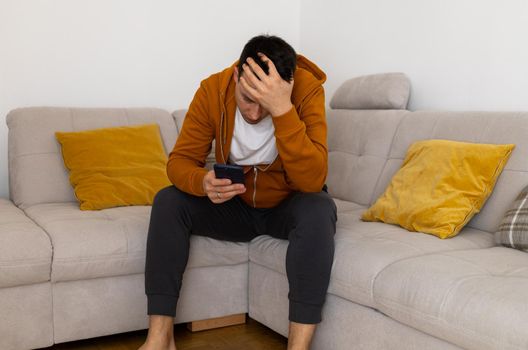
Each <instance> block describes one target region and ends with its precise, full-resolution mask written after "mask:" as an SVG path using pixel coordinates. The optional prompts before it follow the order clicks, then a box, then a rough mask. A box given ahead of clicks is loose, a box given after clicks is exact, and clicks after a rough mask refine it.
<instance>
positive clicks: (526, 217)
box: [495, 186, 528, 252]
mask: <svg viewBox="0 0 528 350" xmlns="http://www.w3.org/2000/svg"><path fill="white" fill-rule="evenodd" d="M495 242H496V243H497V244H501V245H503V246H506V247H510V248H515V249H521V250H524V251H525V252H528V186H527V187H525V188H523V190H522V191H521V193H519V195H518V196H517V198H516V199H515V201H514V202H513V203H512V205H511V206H510V209H508V211H507V212H506V214H504V218H503V219H502V222H501V224H500V226H499V229H498V230H497V232H495Z"/></svg>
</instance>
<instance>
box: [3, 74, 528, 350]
mask: <svg viewBox="0 0 528 350" xmlns="http://www.w3.org/2000/svg"><path fill="white" fill-rule="evenodd" d="M408 96H409V82H408V80H407V79H406V78H405V76H403V75H401V74H389V75H381V76H374V77H372V76H371V77H362V78H360V79H354V80H351V81H348V82H346V83H345V84H343V86H342V87H341V88H340V89H339V90H338V91H337V92H336V94H335V95H334V97H333V98H332V100H331V103H330V106H331V108H330V109H329V110H328V113H327V118H328V125H329V136H328V143H329V150H330V153H329V174H328V179H327V184H328V187H329V192H330V194H331V195H332V196H333V197H334V198H335V201H336V204H337V206H338V226H337V233H336V236H335V242H336V249H335V259H334V265H333V270H332V278H331V282H330V287H329V290H328V295H327V301H326V304H325V307H324V309H323V323H322V324H320V326H319V327H318V329H317V331H316V334H315V337H314V340H313V347H312V348H313V349H317V350H349V349H369V350H370V349H387V350H389V349H390V350H393V349H416V350H418V349H420V350H423V349H431V350H435V349H438V350H440V349H441V350H450V349H475V350H477V349H478V350H486V349H501V350H509V349H512V350H513V349H528V297H527V296H528V254H526V253H524V252H520V251H516V250H513V249H509V248H504V247H498V246H496V244H495V243H494V238H493V232H494V231H495V230H496V229H497V227H498V225H499V223H500V220H501V218H502V216H503V214H504V212H505V211H506V210H507V208H508V206H509V205H510V204H511V203H512V201H513V200H514V199H515V197H516V195H517V194H518V193H519V191H520V190H521V189H522V188H523V187H524V186H525V185H527V184H528V161H527V159H528V138H527V136H528V113H514V112H447V111H416V112H410V111H407V110H405V109H404V108H405V107H406V105H407V101H408ZM184 115H185V111H176V112H175V113H173V115H171V114H169V113H168V112H166V111H163V110H160V109H144V108H130V109H94V108H90V109H87V108H50V107H38V108H22V109H16V110H13V111H12V112H10V113H9V115H8V116H7V124H8V127H9V176H10V181H9V184H10V195H11V200H12V202H10V201H8V200H1V201H0V312H1V315H2V316H1V317H0V349H2V350H3V349H6V350H7V349H17V350H18V349H29V348H37V347H45V346H49V345H52V344H53V343H61V342H66V341H71V340H76V339H83V338H90V337H97V336H102V335H108V334H114V333H119V332H126V331H132V330H138V329H145V328H147V325H148V317H147V315H146V296H145V294H144V284H143V282H144V276H143V272H144V263H145V260H144V259H145V243H146V233H147V227H148V219H149V214H150V207H145V206H136V207H121V208H112V209H106V210H101V211H80V210H79V208H78V203H77V202H76V200H75V197H74V194H73V191H72V189H71V186H70V184H69V181H68V172H67V170H66V169H65V168H64V165H63V162H62V157H61V155H60V147H59V145H58V143H57V142H56V140H55V138H54V132H55V131H56V130H63V131H70V130H86V129H94V128H99V127H109V126H118V125H132V124H142V123H150V122H156V123H158V124H159V125H160V130H161V134H162V139H163V142H164V146H165V149H166V151H170V150H171V149H172V146H173V145H174V141H175V139H176V137H177V135H178V127H181V122H182V120H183V117H184ZM431 138H442V139H451V140H462V141H469V142H483V143H514V144H516V145H517V147H516V149H515V150H514V152H513V154H512V157H511V158H510V160H509V162H508V164H507V165H506V168H505V170H504V171H503V173H502V175H501V176H500V178H499V180H498V182H497V185H496V188H495V190H494V192H493V194H492V196H491V197H490V199H489V200H488V202H487V203H486V205H485V207H484V208H483V210H482V211H481V213H480V214H478V215H477V216H475V217H474V218H473V220H472V221H471V222H470V223H469V224H468V225H467V227H466V228H464V230H463V231H462V232H461V233H460V234H459V235H458V236H456V237H454V238H451V239H447V240H440V239H438V238H436V237H434V236H431V235H426V234H421V233H412V232H408V231H406V230H404V229H401V228H399V227H397V226H394V225H387V224H383V223H367V222H362V221H361V220H360V219H359V217H360V214H361V213H362V211H363V210H365V209H366V208H367V207H368V206H369V205H370V204H372V203H373V202H374V201H375V199H376V198H377V197H378V196H379V195H380V194H381V193H382V192H383V191H384V189H385V187H386V186H387V184H388V183H389V181H390V179H391V177H392V175H393V174H394V173H395V172H396V171H397V170H398V168H399V167H400V165H401V163H402V160H403V157H404V155H405V152H406V150H407V148H408V146H409V145H410V144H411V143H412V142H414V141H416V140H420V139H431ZM211 161H212V159H210V162H209V163H208V166H210V164H211ZM287 244H288V242H287V241H282V240H277V239H274V238H271V237H269V236H260V237H257V238H256V239H254V240H253V241H252V242H250V243H249V244H246V243H231V242H222V241H216V240H214V239H210V238H204V237H192V242H191V253H190V260H189V264H188V266H187V270H186V272H185V275H184V284H183V288H182V294H181V298H180V301H179V303H178V309H177V317H176V320H175V322H176V323H180V322H188V321H193V320H203V319H208V318H214V317H220V316H226V315H232V314H239V313H246V312H247V313H248V314H249V316H250V317H252V318H254V319H256V320H257V321H259V322H261V323H263V324H265V325H266V326H268V327H270V328H272V329H273V330H275V331H277V332H279V333H281V334H283V335H287V327H288V307H287V306H288V299H287V292H288V283H287V279H286V272H285V266H284V261H285V253H286V249H287Z"/></svg>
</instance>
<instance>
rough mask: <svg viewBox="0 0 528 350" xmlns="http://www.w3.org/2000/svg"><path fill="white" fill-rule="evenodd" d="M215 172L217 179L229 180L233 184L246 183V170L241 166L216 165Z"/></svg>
mask: <svg viewBox="0 0 528 350" xmlns="http://www.w3.org/2000/svg"><path fill="white" fill-rule="evenodd" d="M214 172H215V176H216V178H217V179H229V180H231V183H234V184H243V183H244V168H242V167H241V166H240V165H231V164H219V163H217V164H215V165H214Z"/></svg>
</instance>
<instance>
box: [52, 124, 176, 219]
mask: <svg viewBox="0 0 528 350" xmlns="http://www.w3.org/2000/svg"><path fill="white" fill-rule="evenodd" d="M55 135H56V137H57V140H58V141H59V143H60V144H61V146H62V148H61V149H62V156H63V158H64V165H65V166H66V168H68V170H69V171H70V183H71V185H72V187H73V189H74V191H75V197H76V198H77V199H78V200H79V204H80V208H81V210H98V209H106V208H112V207H119V206H126V205H152V200H153V198H154V196H155V195H156V193H158V191H159V190H161V189H162V188H164V187H167V186H169V185H171V182H170V181H169V178H168V177H167V155H166V154H165V150H164V149H163V145H162V142H161V138H160V133H159V126H158V124H145V125H133V126H119V127H112V128H99V129H93V130H84V131H74V132H56V133H55Z"/></svg>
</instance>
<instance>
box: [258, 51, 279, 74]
mask: <svg viewBox="0 0 528 350" xmlns="http://www.w3.org/2000/svg"><path fill="white" fill-rule="evenodd" d="M258 55H259V57H260V59H261V60H262V61H264V62H265V63H267V65H268V69H269V75H274V76H277V75H278V76H280V74H279V72H278V71H277V68H276V67H275V65H274V64H273V61H272V60H270V59H269V58H268V56H266V55H264V54H263V53H262V52H259V53H258Z"/></svg>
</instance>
